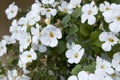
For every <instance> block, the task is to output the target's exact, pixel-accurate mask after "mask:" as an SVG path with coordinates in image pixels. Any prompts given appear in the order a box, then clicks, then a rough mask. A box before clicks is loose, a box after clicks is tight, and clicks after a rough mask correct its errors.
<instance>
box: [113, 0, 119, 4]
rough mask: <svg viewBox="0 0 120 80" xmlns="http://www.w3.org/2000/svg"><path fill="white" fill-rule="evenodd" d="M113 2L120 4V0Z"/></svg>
mask: <svg viewBox="0 0 120 80" xmlns="http://www.w3.org/2000/svg"><path fill="white" fill-rule="evenodd" d="M112 3H117V4H120V0H113V1H112Z"/></svg>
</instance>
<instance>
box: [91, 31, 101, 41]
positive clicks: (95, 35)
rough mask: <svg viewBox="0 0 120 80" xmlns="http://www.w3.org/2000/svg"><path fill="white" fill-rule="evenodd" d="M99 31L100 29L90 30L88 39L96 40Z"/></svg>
mask: <svg viewBox="0 0 120 80" xmlns="http://www.w3.org/2000/svg"><path fill="white" fill-rule="evenodd" d="M100 33H101V31H100V30H96V31H93V32H91V34H90V39H91V40H92V41H96V40H97V39H98V37H99V34H100Z"/></svg>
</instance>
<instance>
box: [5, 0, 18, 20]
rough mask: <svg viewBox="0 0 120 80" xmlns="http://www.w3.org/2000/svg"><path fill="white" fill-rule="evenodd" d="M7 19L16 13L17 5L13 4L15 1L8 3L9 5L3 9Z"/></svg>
mask: <svg viewBox="0 0 120 80" xmlns="http://www.w3.org/2000/svg"><path fill="white" fill-rule="evenodd" d="M5 13H6V15H7V18H8V19H12V18H14V17H15V16H16V15H17V13H18V6H17V5H15V2H13V3H12V4H10V5H9V7H8V8H7V9H6V10H5Z"/></svg>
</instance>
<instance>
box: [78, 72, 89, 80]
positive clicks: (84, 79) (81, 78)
mask: <svg viewBox="0 0 120 80" xmlns="http://www.w3.org/2000/svg"><path fill="white" fill-rule="evenodd" d="M78 79H79V80H88V79H89V74H88V73H87V72H85V71H81V72H79V73H78Z"/></svg>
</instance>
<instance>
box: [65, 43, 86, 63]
mask: <svg viewBox="0 0 120 80" xmlns="http://www.w3.org/2000/svg"><path fill="white" fill-rule="evenodd" d="M83 55H84V49H83V48H81V45H79V44H74V43H72V45H71V48H69V49H68V50H67V51H66V57H67V58H68V62H69V63H71V64H72V63H76V64H77V63H79V62H80V60H81V58H82V56H83Z"/></svg>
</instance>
